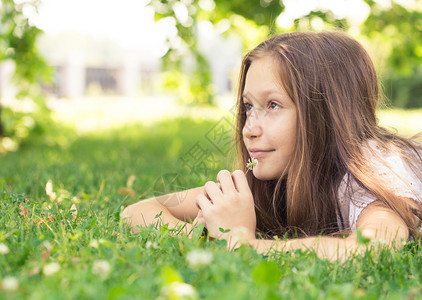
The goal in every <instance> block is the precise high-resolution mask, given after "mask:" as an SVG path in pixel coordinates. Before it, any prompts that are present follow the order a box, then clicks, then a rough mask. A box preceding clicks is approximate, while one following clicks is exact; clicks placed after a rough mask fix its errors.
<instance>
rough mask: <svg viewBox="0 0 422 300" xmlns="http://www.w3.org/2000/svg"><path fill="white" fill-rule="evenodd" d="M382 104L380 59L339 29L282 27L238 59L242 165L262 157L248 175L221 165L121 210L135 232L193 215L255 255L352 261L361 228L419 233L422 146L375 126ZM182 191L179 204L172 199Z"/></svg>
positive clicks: (389, 238) (375, 233) (396, 235)
mask: <svg viewBox="0 0 422 300" xmlns="http://www.w3.org/2000/svg"><path fill="white" fill-rule="evenodd" d="M378 102H379V86H378V80H377V76H376V73H375V70H374V66H373V64H372V61H371V59H370V58H369V56H368V54H367V52H366V51H365V50H364V49H363V47H362V46H361V45H360V44H359V43H358V42H357V41H355V40H353V39H351V38H349V37H348V36H347V35H345V34H344V33H340V32H322V33H312V32H307V33H303V32H302V33H300V32H296V33H287V34H281V35H277V36H274V37H272V38H270V39H268V40H267V41H264V42H263V43H261V44H260V45H259V46H258V47H256V48H255V49H254V50H252V51H251V52H249V53H248V54H246V56H245V57H244V59H243V62H242V66H241V74H240V82H239V90H238V96H237V116H236V126H237V130H236V146H237V154H238V160H239V163H240V169H241V170H245V169H246V165H247V162H248V160H249V159H251V158H253V159H256V160H257V161H258V164H257V165H256V166H255V167H254V168H253V170H252V172H246V173H247V174H245V173H244V172H243V171H240V170H236V171H234V172H233V173H230V172H229V171H227V170H222V171H220V172H219V173H218V175H217V181H218V183H215V182H212V181H210V182H207V183H206V184H205V185H204V186H203V187H199V188H195V189H191V190H188V191H182V192H178V193H174V194H170V195H165V196H161V197H158V198H155V199H148V200H144V201H140V202H138V203H136V204H134V205H130V206H128V207H127V208H126V209H125V210H124V212H123V217H125V218H126V220H127V222H128V223H129V224H130V225H131V226H132V228H133V229H135V228H136V226H137V225H141V226H148V225H149V224H151V223H154V222H155V221H156V220H155V218H154V217H155V216H156V215H157V214H158V213H160V212H162V215H161V217H162V219H163V221H164V223H168V224H169V225H170V226H174V227H175V226H178V225H185V227H184V228H185V230H186V232H187V233H189V232H190V231H191V229H192V225H191V224H190V223H189V222H190V221H192V220H194V222H193V223H194V224H197V223H199V224H201V223H203V224H204V225H205V227H206V228H207V229H208V232H209V235H210V236H211V237H214V238H221V239H226V240H227V241H228V247H229V249H232V248H234V247H237V246H239V245H240V244H243V243H246V244H249V245H251V246H252V247H254V248H255V249H256V250H257V251H258V252H259V253H268V251H269V250H271V249H274V250H279V251H280V250H281V251H287V250H290V249H312V250H314V251H316V253H317V254H318V255H319V256H320V257H325V258H334V259H335V258H344V257H346V256H347V255H348V254H349V253H353V252H355V251H357V250H360V249H362V247H364V246H363V245H361V244H360V243H358V238H357V237H358V234H357V231H358V230H359V231H360V233H361V234H362V236H363V237H365V238H369V239H370V240H371V241H374V240H377V241H382V242H384V243H386V244H387V245H389V246H394V245H401V243H402V241H406V240H407V239H408V238H409V237H410V236H415V235H417V234H418V232H419V231H418V229H419V227H420V221H421V217H422V208H421V201H422V199H421V198H422V197H421V195H422V171H421V170H422V157H421V156H422V145H421V144H419V143H417V142H416V140H415V139H405V138H403V137H399V136H397V135H395V134H392V133H390V132H388V131H386V130H385V129H383V128H381V127H379V126H378V124H377V118H376V116H375V111H376V108H377V105H378ZM182 194H183V195H184V201H181V203H178V204H177V205H174V203H173V204H168V202H166V201H167V199H169V198H171V197H173V199H174V198H175V197H177V196H181V195H182ZM220 228H223V229H230V230H229V231H228V232H226V231H227V230H225V232H224V233H223V232H222V231H221V230H220ZM257 232H258V233H260V234H263V235H264V237H266V238H267V239H256V233H257ZM339 232H349V233H350V234H349V235H348V237H347V238H339V237H335V236H334V233H339ZM274 235H278V236H280V235H287V236H288V237H293V236H295V237H296V238H292V239H287V240H279V239H271V236H274Z"/></svg>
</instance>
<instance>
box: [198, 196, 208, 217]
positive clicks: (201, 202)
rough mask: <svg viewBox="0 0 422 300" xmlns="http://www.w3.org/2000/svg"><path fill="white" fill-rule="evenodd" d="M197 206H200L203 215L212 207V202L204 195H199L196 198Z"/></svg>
mask: <svg viewBox="0 0 422 300" xmlns="http://www.w3.org/2000/svg"><path fill="white" fill-rule="evenodd" d="M196 204H198V206H199V208H200V209H201V214H202V211H203V210H205V209H208V208H209V207H210V206H211V205H212V204H211V202H210V200H208V198H207V197H205V195H204V194H199V195H198V196H196ZM198 215H199V213H198Z"/></svg>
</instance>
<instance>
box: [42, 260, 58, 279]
mask: <svg viewBox="0 0 422 300" xmlns="http://www.w3.org/2000/svg"><path fill="white" fill-rule="evenodd" d="M58 271H60V265H59V264H58V263H56V262H52V263H49V264H46V265H45V266H44V268H43V269H42V272H43V273H44V275H46V276H50V275H53V274H55V273H57V272H58Z"/></svg>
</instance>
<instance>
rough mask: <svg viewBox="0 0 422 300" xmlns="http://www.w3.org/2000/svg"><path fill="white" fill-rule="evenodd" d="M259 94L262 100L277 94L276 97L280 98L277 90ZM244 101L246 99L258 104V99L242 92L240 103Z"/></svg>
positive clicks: (249, 93)
mask: <svg viewBox="0 0 422 300" xmlns="http://www.w3.org/2000/svg"><path fill="white" fill-rule="evenodd" d="M259 94H260V95H261V97H262V98H265V97H268V96H269V95H272V94H277V95H280V96H282V93H281V92H280V91H279V90H277V89H268V90H264V91H262V92H260V93H259ZM244 99H247V100H249V101H252V102H253V101H255V102H259V98H257V97H255V96H254V95H253V94H252V93H251V92H244V93H243V94H242V101H243V100H244Z"/></svg>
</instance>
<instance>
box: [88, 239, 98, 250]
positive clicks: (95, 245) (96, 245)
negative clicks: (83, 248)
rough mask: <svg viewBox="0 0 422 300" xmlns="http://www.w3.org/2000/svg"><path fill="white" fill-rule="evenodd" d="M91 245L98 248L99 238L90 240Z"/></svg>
mask: <svg viewBox="0 0 422 300" xmlns="http://www.w3.org/2000/svg"><path fill="white" fill-rule="evenodd" d="M89 246H90V247H92V248H98V246H99V244H98V241H97V240H91V241H90V242H89Z"/></svg>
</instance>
